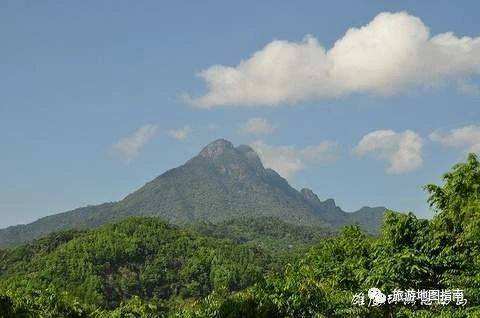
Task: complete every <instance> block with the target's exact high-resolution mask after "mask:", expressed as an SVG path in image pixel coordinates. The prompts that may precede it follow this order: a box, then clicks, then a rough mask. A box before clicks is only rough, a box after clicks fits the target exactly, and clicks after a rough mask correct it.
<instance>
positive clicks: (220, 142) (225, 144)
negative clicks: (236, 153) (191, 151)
mask: <svg viewBox="0 0 480 318" xmlns="http://www.w3.org/2000/svg"><path fill="white" fill-rule="evenodd" d="M227 149H234V147H233V144H232V143H231V142H230V141H228V140H226V139H217V140H215V141H213V142H211V143H209V144H208V145H207V146H205V148H203V149H202V151H200V154H199V155H200V156H201V157H204V158H209V159H214V158H217V157H218V156H221V155H222V154H223V153H224V152H225V150H227Z"/></svg>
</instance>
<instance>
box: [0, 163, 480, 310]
mask: <svg viewBox="0 0 480 318" xmlns="http://www.w3.org/2000/svg"><path fill="white" fill-rule="evenodd" d="M426 189H427V191H428V192H429V194H430V197H429V202H430V203H431V204H432V206H433V207H435V209H436V211H437V213H436V215H435V217H434V218H433V219H432V220H422V219H418V218H417V217H416V216H415V215H414V214H412V213H408V214H400V213H396V212H392V211H389V212H387V213H386V214H385V217H384V222H383V226H382V229H381V233H380V235H379V236H378V237H372V236H370V235H367V234H365V233H364V232H363V231H362V230H361V229H360V227H359V226H347V227H345V228H343V230H342V231H341V232H340V233H339V234H338V235H330V234H328V235H326V234H325V232H324V231H322V230H321V229H318V228H316V227H304V226H293V225H290V224H287V223H284V222H282V221H279V220H277V219H273V218H258V219H250V218H237V219H235V220H230V221H225V222H222V223H220V224H210V223H202V224H198V225H196V226H189V227H188V228H178V227H175V226H171V225H168V224H166V223H164V222H162V221H160V220H158V219H155V218H138V217H135V218H129V219H127V220H125V221H122V222H120V223H116V224H112V225H108V226H104V227H102V228H100V229H97V230H91V231H85V232H62V233H59V234H55V235H51V236H49V237H47V238H45V239H42V240H40V241H37V242H34V243H32V244H30V245H26V246H22V247H17V248H13V249H10V250H4V251H1V253H0V256H1V258H0V266H1V267H0V268H1V274H0V291H1V292H0V294H1V295H2V296H0V312H1V313H2V314H3V316H4V317H94V318H106V317H152V318H153V317H178V318H180V317H188V318H206V317H209V318H221V317H228V318H237V317H238V318H244V317H247V318H250V317H251V318H254V317H265V318H266V317H295V318H296V317H305V318H306V317H329V318H331V317H365V318H366V317H373V318H376V317H378V318H380V317H402V318H403V317H405V318H406V317H419V318H427V317H428V318H430V317H432V318H433V317H444V318H447V317H454V318H467V317H480V163H479V161H478V160H477V158H476V156H474V155H470V156H469V157H468V160H467V162H466V163H461V164H458V165H456V166H454V167H453V169H452V170H451V171H450V172H449V173H447V174H445V176H444V184H442V185H428V186H427V187H426ZM317 230H318V232H316V231H317ZM290 246H291V248H290ZM307 246H309V247H308V248H307ZM282 250H287V251H288V252H292V253H293V254H294V255H295V256H292V257H284V256H285V254H282V252H281V251H282ZM279 259H281V260H282V261H279ZM272 269H274V270H272ZM371 287H377V288H380V289H381V290H382V291H383V292H384V293H391V292H392V291H393V290H394V289H401V290H406V289H414V290H417V289H462V290H464V291H465V297H466V298H467V299H468V303H467V305H466V306H464V307H458V306H455V305H449V306H431V307H426V306H420V305H419V304H416V305H413V306H408V305H403V304H396V305H392V304H390V305H383V306H380V307H369V306H357V305H353V304H352V302H351V301H352V297H353V295H354V294H356V293H359V292H365V291H366V290H368V289H369V288H371ZM367 301H368V300H367ZM0 317H1V316H0Z"/></svg>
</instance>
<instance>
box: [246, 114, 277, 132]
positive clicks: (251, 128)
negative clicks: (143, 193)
mask: <svg viewBox="0 0 480 318" xmlns="http://www.w3.org/2000/svg"><path fill="white" fill-rule="evenodd" d="M275 129H276V127H275V126H273V125H272V124H271V123H270V122H269V121H268V120H266V119H265V118H258V117H256V118H250V119H249V120H247V122H246V123H244V124H243V125H242V127H241V128H240V131H241V132H243V133H245V134H253V135H268V134H271V133H273V132H274V131H275Z"/></svg>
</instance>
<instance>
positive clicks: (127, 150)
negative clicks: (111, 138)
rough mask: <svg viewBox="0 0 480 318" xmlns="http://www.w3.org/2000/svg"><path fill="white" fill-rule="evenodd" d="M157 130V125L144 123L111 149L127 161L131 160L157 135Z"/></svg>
mask: <svg viewBox="0 0 480 318" xmlns="http://www.w3.org/2000/svg"><path fill="white" fill-rule="evenodd" d="M157 130H158V126H157V125H153V124H146V125H143V126H141V127H140V128H138V129H137V130H135V131H134V132H133V133H132V134H131V135H128V136H126V137H123V138H121V139H120V140H119V141H118V142H116V143H115V144H114V145H112V147H111V150H112V151H113V152H114V153H115V154H117V155H119V156H120V157H121V158H122V159H124V160H125V161H126V162H130V161H132V160H133V159H134V158H135V157H137V156H138V155H139V153H140V151H141V150H142V148H143V147H144V146H145V145H146V144H147V143H148V142H149V141H150V140H151V139H152V138H153V137H154V136H155V134H156V132H157Z"/></svg>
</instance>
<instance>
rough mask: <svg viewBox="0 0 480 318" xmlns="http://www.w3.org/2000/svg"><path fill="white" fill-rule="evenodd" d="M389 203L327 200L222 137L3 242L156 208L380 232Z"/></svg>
mask: <svg viewBox="0 0 480 318" xmlns="http://www.w3.org/2000/svg"><path fill="white" fill-rule="evenodd" d="M384 212H385V208H383V207H377V208H369V207H364V208H362V209H360V210H359V211H356V212H352V213H346V212H344V211H343V210H342V209H340V208H339V207H337V206H336V205H335V202H334V201H333V200H332V199H329V200H325V201H321V200H320V199H319V198H318V197H317V195H316V194H314V193H313V192H312V191H311V190H308V189H303V190H302V191H301V192H300V191H297V190H296V189H294V188H293V187H291V186H290V185H289V184H288V182H287V180H285V179H284V178H282V177H281V176H280V175H279V174H278V173H277V172H275V171H274V170H272V169H268V168H267V169H266V168H265V167H264V166H263V164H262V162H261V160H260V158H259V156H258V155H257V153H256V152H255V151H254V150H253V149H252V148H250V147H249V146H245V145H240V146H238V147H234V146H233V144H232V143H231V142H229V141H227V140H224V139H219V140H216V141H213V142H212V143H210V144H209V145H207V146H206V147H204V148H203V149H202V150H201V151H200V153H199V154H198V155H197V156H195V157H193V158H192V159H190V160H189V161H187V162H186V163H185V164H184V165H182V166H180V167H177V168H174V169H171V170H169V171H167V172H165V173H163V174H162V175H160V176H158V177H156V178H155V179H153V180H152V181H150V182H148V183H146V184H145V185H144V186H143V187H141V188H140V189H138V190H136V191H134V192H132V193H131V194H129V195H127V196H126V197H125V198H124V199H122V200H120V201H118V202H110V203H104V204H100V205H95V206H87V207H84V208H79V209H76V210H73V211H69V212H64V213H60V214H55V215H51V216H47V217H44V218H41V219H39V220H37V221H35V222H33V223H30V224H26V225H17V226H12V227H9V228H6V229H0V247H7V246H14V245H18V244H20V243H24V242H28V241H30V240H32V239H35V238H39V237H41V236H44V235H46V234H48V233H51V232H54V231H60V230H66V229H88V228H95V227H98V226H100V225H103V224H106V223H112V222H116V221H120V220H122V219H124V218H126V217H129V216H158V217H161V218H162V219H164V220H166V221H169V222H170V223H173V224H181V225H184V224H192V223H195V222H199V221H204V222H223V221H227V220H230V219H237V218H252V217H275V218H278V219H281V220H283V221H286V222H289V223H292V224H297V225H317V226H323V227H330V228H332V229H338V228H340V227H342V226H344V225H346V224H356V223H358V224H360V226H361V227H362V228H363V229H365V230H366V231H368V232H371V233H376V232H378V229H379V226H380V220H381V219H382V216H383V213H384Z"/></svg>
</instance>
